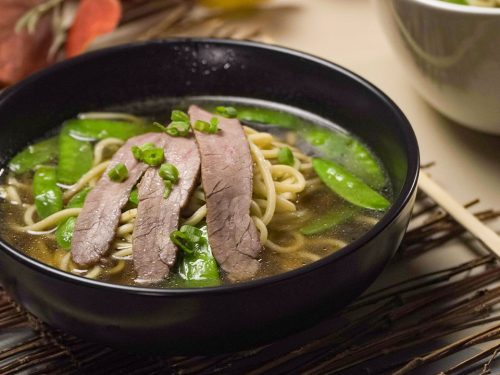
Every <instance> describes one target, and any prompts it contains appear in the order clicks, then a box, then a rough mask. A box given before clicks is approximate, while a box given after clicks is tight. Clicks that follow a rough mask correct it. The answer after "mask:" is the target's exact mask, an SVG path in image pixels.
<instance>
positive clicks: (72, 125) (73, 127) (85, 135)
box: [64, 119, 158, 140]
mask: <svg viewBox="0 0 500 375" xmlns="http://www.w3.org/2000/svg"><path fill="white" fill-rule="evenodd" d="M64 127H65V128H67V129H68V131H69V134H70V135H71V136H73V137H74V138H79V139H86V140H100V139H104V138H110V137H112V138H118V139H122V140H127V139H129V138H131V137H134V136H136V135H140V134H144V133H149V132H158V129H157V128H156V127H155V126H154V125H152V124H138V123H132V122H126V121H114V120H101V119H73V120H69V121H66V122H65V123H64Z"/></svg>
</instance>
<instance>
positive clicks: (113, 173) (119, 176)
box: [108, 163, 128, 182]
mask: <svg viewBox="0 0 500 375" xmlns="http://www.w3.org/2000/svg"><path fill="white" fill-rule="evenodd" d="M108 177H109V179H110V180H111V181H114V182H122V181H124V180H126V179H127V177H128V169H127V167H126V166H125V164H123V163H118V164H116V165H115V166H114V167H113V168H111V169H110V170H109V171H108Z"/></svg>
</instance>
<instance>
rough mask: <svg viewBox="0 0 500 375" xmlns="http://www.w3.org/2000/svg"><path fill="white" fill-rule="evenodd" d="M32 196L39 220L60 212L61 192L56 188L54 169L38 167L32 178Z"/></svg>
mask: <svg viewBox="0 0 500 375" xmlns="http://www.w3.org/2000/svg"><path fill="white" fill-rule="evenodd" d="M33 196H34V197H35V207H36V212H37V214H38V216H39V217H40V218H42V219H43V218H46V217H47V216H50V215H52V214H54V213H56V212H57V211H60V210H62V207H63V198H62V191H61V188H60V187H59V186H57V175H56V169H55V168H54V167H46V166H43V167H40V168H38V169H37V170H36V171H35V176H34V177H33Z"/></svg>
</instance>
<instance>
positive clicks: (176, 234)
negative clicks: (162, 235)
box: [170, 225, 203, 254]
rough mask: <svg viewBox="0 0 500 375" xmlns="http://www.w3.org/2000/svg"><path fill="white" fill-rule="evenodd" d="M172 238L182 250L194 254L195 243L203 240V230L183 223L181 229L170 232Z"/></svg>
mask: <svg viewBox="0 0 500 375" xmlns="http://www.w3.org/2000/svg"><path fill="white" fill-rule="evenodd" d="M170 239H171V240H172V242H173V243H174V244H175V245H177V246H178V247H179V248H180V249H181V250H183V251H185V252H186V253H188V254H192V253H193V251H194V247H195V245H196V244H198V243H200V242H201V241H202V240H203V232H202V231H201V230H200V229H198V228H196V227H193V226H192V225H183V226H182V227H181V229H179V230H175V231H173V232H172V233H170Z"/></svg>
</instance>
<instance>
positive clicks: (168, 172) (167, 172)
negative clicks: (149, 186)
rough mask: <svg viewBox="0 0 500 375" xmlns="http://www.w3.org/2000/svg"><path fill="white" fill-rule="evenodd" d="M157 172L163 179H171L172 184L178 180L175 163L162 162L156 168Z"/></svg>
mask: <svg viewBox="0 0 500 375" xmlns="http://www.w3.org/2000/svg"><path fill="white" fill-rule="evenodd" d="M158 174H159V175H160V177H161V178H163V179H164V180H165V181H171V182H172V183H174V184H175V183H176V182H177V181H178V180H179V170H178V169H177V168H176V167H175V165H173V164H170V163H165V164H162V165H161V166H160V169H159V170H158Z"/></svg>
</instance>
